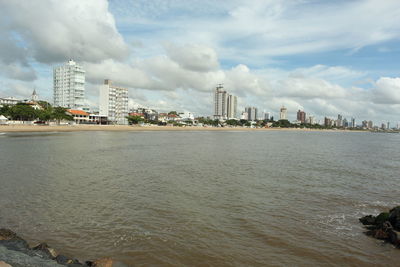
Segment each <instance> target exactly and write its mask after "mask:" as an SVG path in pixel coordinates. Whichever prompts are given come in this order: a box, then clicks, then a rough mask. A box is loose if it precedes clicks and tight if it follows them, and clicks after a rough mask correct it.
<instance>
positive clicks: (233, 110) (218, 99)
mask: <svg viewBox="0 0 400 267" xmlns="http://www.w3.org/2000/svg"><path fill="white" fill-rule="evenodd" d="M236 117H237V97H236V96H234V95H230V94H228V92H227V91H225V90H224V87H223V86H222V84H219V85H218V86H217V87H216V88H215V92H214V119H220V120H225V119H235V118H236Z"/></svg>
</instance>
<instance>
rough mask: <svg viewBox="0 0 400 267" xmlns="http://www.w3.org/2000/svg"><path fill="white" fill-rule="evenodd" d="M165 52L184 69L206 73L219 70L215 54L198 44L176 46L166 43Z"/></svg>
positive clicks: (208, 48)
mask: <svg viewBox="0 0 400 267" xmlns="http://www.w3.org/2000/svg"><path fill="white" fill-rule="evenodd" d="M165 50H166V52H167V55H168V57H169V58H170V59H171V60H173V61H174V62H176V63H178V64H179V65H180V66H181V67H182V68H184V69H187V70H192V71H199V72H208V71H213V70H217V69H218V68H219V63H218V57H217V53H216V52H215V51H214V49H212V48H210V47H207V46H204V45H199V44H186V45H184V46H176V45H174V44H172V43H167V44H166V45H165Z"/></svg>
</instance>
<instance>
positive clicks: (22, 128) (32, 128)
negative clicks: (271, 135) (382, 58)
mask: <svg viewBox="0 0 400 267" xmlns="http://www.w3.org/2000/svg"><path fill="white" fill-rule="evenodd" d="M77 131H323V132H327V131H329V132H343V131H345V132H361V131H355V130H351V131H350V130H326V129H304V128H303V129H301V128H245V127H232V128H231V127H223V128H217V127H191V126H189V127H174V126H130V125H82V124H81V125H54V126H48V125H46V126H42V125H0V132H77Z"/></svg>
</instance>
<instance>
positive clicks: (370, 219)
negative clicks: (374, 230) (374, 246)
mask: <svg viewBox="0 0 400 267" xmlns="http://www.w3.org/2000/svg"><path fill="white" fill-rule="evenodd" d="M375 218H376V217H375V216H372V215H367V216H364V217H362V218H360V219H359V220H360V222H361V223H362V224H363V225H375Z"/></svg>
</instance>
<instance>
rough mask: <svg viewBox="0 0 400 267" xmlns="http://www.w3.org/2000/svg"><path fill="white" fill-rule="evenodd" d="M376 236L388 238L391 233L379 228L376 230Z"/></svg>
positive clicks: (382, 238)
mask: <svg viewBox="0 0 400 267" xmlns="http://www.w3.org/2000/svg"><path fill="white" fill-rule="evenodd" d="M374 237H375V238H376V239H381V240H386V239H388V238H389V234H388V233H386V232H385V231H383V230H382V229H378V230H376V231H375V233H374Z"/></svg>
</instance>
